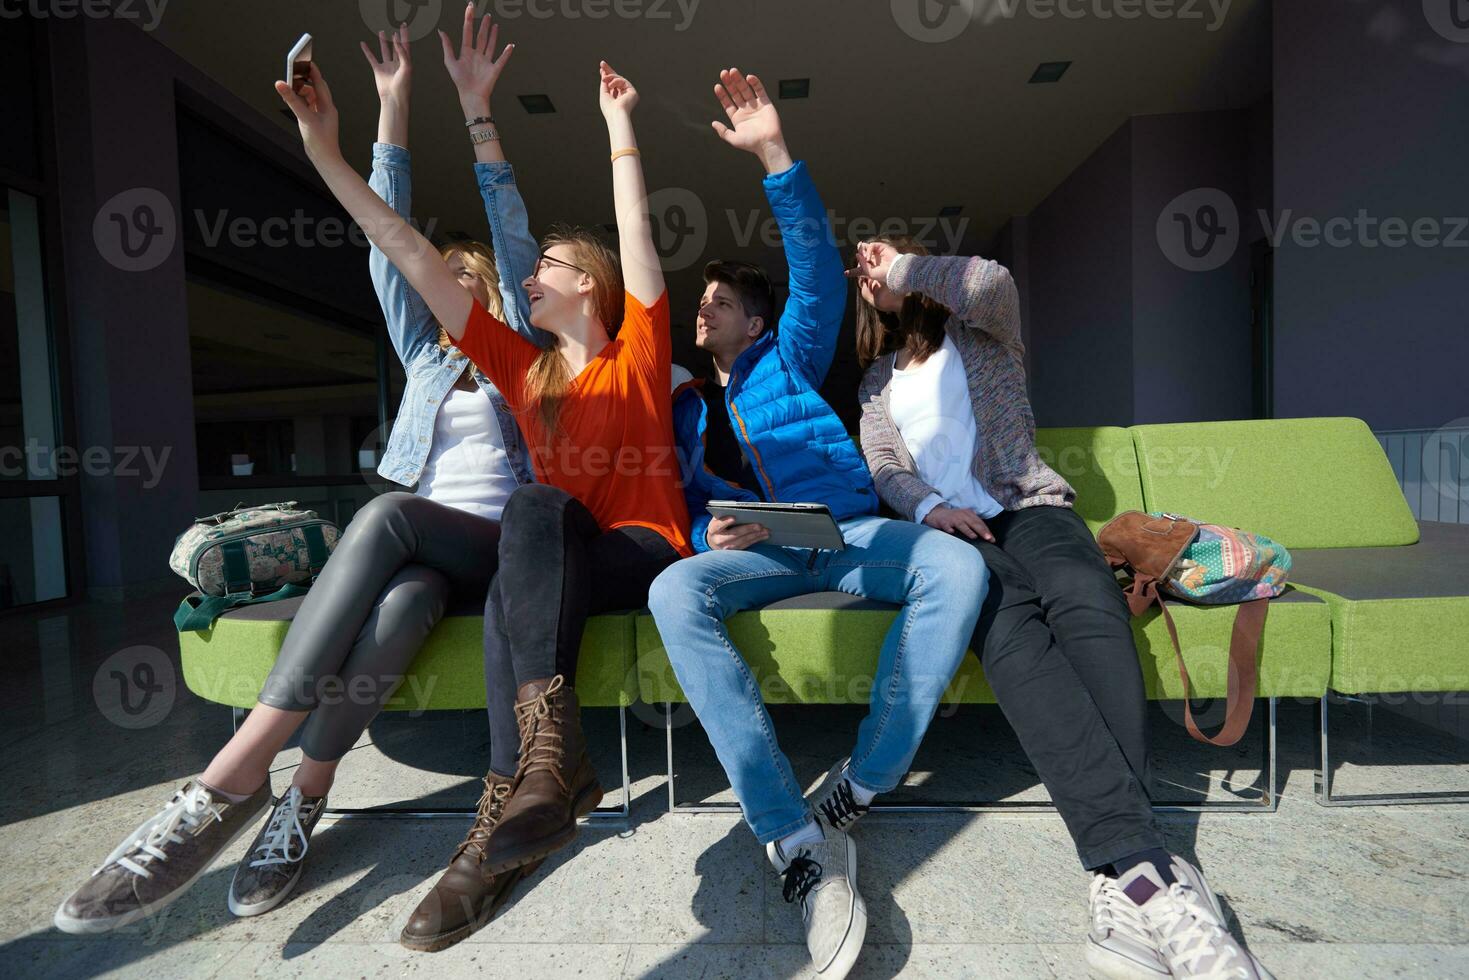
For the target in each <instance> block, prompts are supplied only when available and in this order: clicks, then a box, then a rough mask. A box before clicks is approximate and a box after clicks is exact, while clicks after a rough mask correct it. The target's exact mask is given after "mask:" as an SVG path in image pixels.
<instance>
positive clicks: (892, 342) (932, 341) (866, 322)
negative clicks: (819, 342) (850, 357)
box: [857, 235, 952, 371]
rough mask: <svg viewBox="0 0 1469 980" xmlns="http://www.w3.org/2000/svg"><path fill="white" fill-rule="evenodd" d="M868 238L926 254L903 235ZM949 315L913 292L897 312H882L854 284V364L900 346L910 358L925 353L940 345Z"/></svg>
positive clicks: (865, 362)
mask: <svg viewBox="0 0 1469 980" xmlns="http://www.w3.org/2000/svg"><path fill="white" fill-rule="evenodd" d="M868 241H873V242H882V243H884V244H886V245H891V246H892V247H893V248H895V249H897V250H898V251H899V252H902V253H904V254H906V255H927V254H928V249H926V248H924V247H923V245H922V244H921V243H920V242H917V241H915V240H914V239H912V238H909V237H907V236H906V235H880V236H878V237H877V238H870V239H868ZM951 315H952V314H951V313H950V311H949V308H948V307H946V306H942V305H940V304H938V303H935V302H934V301H933V300H931V299H929V298H928V297H926V296H919V295H917V294H913V295H909V296H905V297H904V298H903V308H902V309H901V310H899V311H898V312H897V313H884V312H882V311H881V310H879V309H878V308H877V307H875V306H873V305H872V304H871V303H868V302H867V301H866V300H864V299H863V298H862V287H861V284H860V283H859V284H858V286H857V363H858V364H860V365H861V367H862V370H864V371H865V370H867V368H868V367H870V366H871V364H872V362H873V361H875V360H877V359H878V358H879V357H882V356H883V355H884V354H890V353H892V352H893V351H895V350H901V349H903V348H904V347H906V348H908V351H909V352H910V353H911V354H912V355H913V358H914V360H917V361H923V360H927V359H928V356H929V355H930V354H932V353H933V352H934V351H936V350H938V349H939V348H940V347H942V346H943V345H944V324H945V323H947V322H948V320H949V317H950V316H951Z"/></svg>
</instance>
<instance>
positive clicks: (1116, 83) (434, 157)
mask: <svg viewBox="0 0 1469 980" xmlns="http://www.w3.org/2000/svg"><path fill="white" fill-rule="evenodd" d="M691 2H692V0H683V4H684V6H683V7H680V6H679V0H602V2H601V3H600V4H599V2H598V0H523V2H522V0H495V2H494V3H493V4H487V3H485V2H484V0H481V3H480V7H481V9H489V10H491V11H492V12H493V11H495V10H499V11H500V12H501V14H502V16H501V17H500V21H501V24H502V32H501V41H502V43H503V42H505V41H514V42H515V44H516V52H515V55H514V59H513V61H512V63H511V65H510V66H509V68H508V70H507V72H506V75H505V77H504V78H503V79H502V81H501V84H500V89H499V91H498V92H497V93H496V99H495V106H494V111H495V114H496V118H497V119H498V121H499V123H500V128H501V130H502V133H503V137H504V143H505V148H506V152H507V155H508V156H509V158H510V160H511V161H512V162H513V163H514V164H515V165H516V169H517V173H518V174H519V178H520V182H521V185H522V189H523V191H524V193H525V196H526V199H527V203H528V205H529V208H530V212H531V224H532V230H533V231H535V232H539V231H541V230H543V229H544V227H545V226H546V225H548V224H550V223H551V222H552V221H558V220H559V221H570V222H575V223H579V224H589V225H602V224H606V223H610V222H611V221H612V199H611V190H610V179H609V173H608V163H607V155H606V151H607V141H606V133H605V129H604V127H603V123H602V119H601V116H600V114H599V112H598V110H597V105H596V101H595V100H596V78H597V72H596V65H597V61H598V59H599V58H606V59H608V60H609V61H610V62H611V63H612V64H613V65H614V66H616V67H617V68H618V69H619V70H620V71H622V72H623V73H625V74H626V75H627V76H628V77H629V78H631V79H632V80H633V81H634V83H635V84H636V85H637V86H638V88H639V90H640V92H641V93H642V105H641V106H640V107H639V109H638V111H637V116H636V122H637V125H638V138H639V142H640V143H641V145H642V147H643V153H644V161H645V165H646V169H647V177H648V185H649V188H650V189H652V190H657V189H660V188H682V189H684V191H686V192H687V193H683V192H679V193H668V194H665V195H663V196H662V200H664V201H670V202H673V203H675V204H676V203H680V202H683V203H685V204H686V205H687V207H686V208H685V210H686V212H687V211H689V210H690V209H693V213H692V215H691V218H690V222H689V223H690V224H691V225H693V226H694V227H695V228H697V227H698V226H699V224H700V220H699V219H700V215H699V213H698V211H699V210H700V209H702V211H703V215H704V220H703V225H704V226H705V227H707V234H708V238H707V245H706V246H705V248H704V249H702V250H697V251H696V250H693V249H685V253H686V254H685V256H681V257H680V259H681V261H680V262H678V263H677V264H679V265H685V266H686V271H685V274H684V276H683V277H680V276H678V275H677V274H676V273H675V274H674V275H672V276H671V279H672V281H673V284H674V286H675V293H674V303H675V310H676V314H675V315H676V318H677V309H678V306H679V304H680V303H681V302H684V303H691V302H692V297H689V296H684V295H681V294H680V292H679V290H678V288H677V287H679V286H686V285H688V277H689V276H692V275H693V274H694V270H695V269H696V268H697V267H698V266H699V265H701V264H702V260H703V259H705V258H711V257H714V256H716V255H721V256H729V255H735V254H743V255H746V256H749V257H753V258H755V259H756V260H761V259H763V258H764V257H765V255H766V254H768V252H767V251H765V250H763V249H762V247H761V246H760V244H759V238H760V234H759V231H760V228H759V225H756V226H755V236H754V238H753V239H749V238H748V237H747V236H748V230H749V229H750V227H751V221H752V220H756V221H763V220H764V219H765V217H766V212H765V211H764V209H763V208H764V199H763V196H762V195H761V194H760V189H759V177H760V168H759V164H758V163H757V162H756V161H755V160H754V158H752V157H748V156H746V155H744V154H741V153H738V152H736V151H733V150H730V149H729V148H727V147H725V146H724V145H723V144H721V143H720V142H719V140H718V139H717V138H716V137H715V136H714V135H713V133H712V131H711V130H710V128H709V121H710V120H711V119H714V118H722V115H721V113H720V110H719V106H718V104H717V102H716V101H715V99H714V97H713V95H712V93H711V88H712V85H713V83H714V81H715V80H716V74H717V72H718V70H719V69H720V68H721V67H724V66H727V65H729V64H731V63H733V64H737V65H738V66H739V67H741V68H742V69H745V70H746V71H754V72H757V73H759V74H760V75H761V77H762V78H763V79H764V80H765V81H766V82H767V83H768V84H769V86H770V87H771V88H772V89H774V87H775V83H776V82H777V81H778V80H780V79H783V78H810V79H811V89H810V97H809V98H807V99H804V100H799V101H796V100H786V101H783V102H781V103H779V107H780V110H781V115H782V119H783V120H784V122H785V128H786V133H787V138H788V141H789V142H790V145H791V148H792V151H793V152H794V153H795V155H796V156H797V157H798V158H805V159H806V160H807V161H809V163H810V165H811V168H812V171H813V173H814V175H815V176H816V179H817V182H818V186H819V188H820V189H821V192H822V194H823V197H824V198H825V201H826V204H827V206H828V207H829V208H831V209H834V210H835V211H836V212H837V215H838V220H839V222H840V223H841V224H840V226H839V227H838V229H837V237H838V239H839V241H843V242H844V243H845V242H846V241H847V240H848V239H849V237H850V236H849V234H848V232H847V228H848V226H849V224H850V223H851V222H854V221H855V220H856V219H861V218H865V219H869V220H870V221H872V222H874V223H881V222H882V221H883V220H885V219H889V218H899V219H902V220H904V221H907V222H909V223H910V224H909V227H910V229H911V230H915V231H918V230H922V228H921V226H922V225H923V224H925V223H926V221H927V219H931V218H932V217H933V216H935V215H936V214H937V212H938V210H939V209H940V208H942V207H944V206H946V205H960V206H962V208H963V211H962V212H961V214H960V216H959V218H957V219H951V223H950V225H949V226H948V229H947V230H948V231H950V232H952V231H957V230H963V231H965V232H966V233H967V234H966V243H967V244H968V246H969V247H971V248H975V247H979V248H982V247H984V246H985V245H987V244H988V243H989V242H990V240H991V238H992V236H993V234H994V232H995V231H996V230H998V229H999V228H1000V226H1001V225H1003V223H1004V221H1005V220H1006V218H1007V217H1008V216H1010V215H1013V214H1025V213H1027V212H1028V211H1030V210H1031V209H1032V208H1033V207H1034V206H1035V205H1036V204H1037V203H1039V202H1040V201H1041V200H1043V199H1044V198H1045V196H1046V194H1047V193H1049V192H1050V190H1051V189H1052V188H1054V187H1055V186H1056V185H1057V183H1058V182H1059V181H1060V180H1061V179H1063V178H1064V177H1065V176H1066V175H1067V174H1068V173H1070V172H1071V171H1072V170H1073V169H1074V168H1075V167H1076V166H1077V165H1078V164H1079V163H1080V162H1081V161H1082V160H1083V159H1085V158H1086V156H1087V155H1088V154H1089V153H1090V152H1091V151H1092V150H1094V149H1095V148H1096V147H1097V146H1098V145H1099V144H1100V143H1101V142H1102V140H1103V139H1104V138H1105V137H1106V136H1107V135H1108V134H1110V133H1111V132H1113V131H1114V130H1115V129H1116V128H1117V127H1118V126H1119V125H1121V124H1122V122H1123V121H1124V120H1125V119H1127V118H1128V117H1129V116H1131V115H1141V114H1150V113H1163V112H1184V111H1198V110H1208V109H1224V108H1237V107H1240V106H1244V105H1247V104H1249V103H1251V102H1253V101H1254V100H1255V99H1257V98H1259V97H1261V96H1262V95H1264V94H1265V93H1267V92H1268V91H1269V88H1270V50H1269V36H1270V35H1269V5H1268V3H1266V2H1265V0H1236V2H1234V3H1233V4H1228V5H1227V6H1226V10H1225V12H1224V13H1223V16H1222V18H1221V16H1220V13H1219V12H1216V11H1213V10H1211V9H1210V8H1209V6H1208V5H1207V4H1205V3H1202V2H1200V3H1198V4H1193V3H1183V2H1179V3H1176V4H1172V5H1171V6H1173V7H1175V8H1177V9H1179V10H1185V9H1191V10H1193V11H1194V12H1195V13H1197V14H1199V15H1201V19H1179V18H1178V17H1169V18H1164V19H1155V18H1150V17H1147V16H1142V17H1138V18H1137V19H1130V20H1127V19H1122V18H1120V17H1117V16H1112V17H1101V16H1098V15H1097V14H1098V13H1108V12H1113V13H1115V11H1116V10H1117V8H1119V7H1120V8H1123V9H1127V8H1128V7H1129V4H1128V3H1127V2H1126V0H1085V2H1084V3H1082V2H1078V0H1069V2H1065V3H1063V6H1065V7H1066V8H1067V9H1069V10H1073V11H1080V12H1082V13H1084V16H1081V17H1077V18H1068V17H1064V16H1061V15H1060V14H1059V13H1058V14H1056V15H1054V16H1051V17H1049V18H1042V17H1038V16H1036V14H1037V13H1040V12H1042V11H1045V10H1048V9H1053V8H1054V5H1053V4H1050V3H1046V2H1037V3H1026V2H1025V0H972V2H961V3H953V2H952V0H951V5H952V9H953V11H954V14H953V15H954V16H960V17H961V18H962V13H963V11H964V10H965V9H970V10H973V11H974V16H973V18H972V19H970V20H968V21H965V20H963V19H960V20H950V21H947V22H943V24H942V27H941V28H940V29H941V30H943V29H947V30H948V31H953V30H956V29H958V28H961V27H962V30H961V31H960V33H959V34H958V36H957V37H955V38H953V39H952V40H948V41H944V42H941V43H926V42H922V41H919V40H915V39H914V38H913V37H910V36H909V34H908V33H905V31H904V30H903V29H902V27H901V26H900V23H899V21H900V19H901V20H904V21H907V22H908V23H910V24H915V23H917V21H915V20H913V17H914V12H915V11H916V9H917V6H918V3H919V2H921V3H923V4H925V5H926V6H927V9H928V11H929V13H930V14H932V15H935V16H937V15H938V14H942V13H944V12H945V11H946V9H947V8H946V7H945V6H944V5H943V4H941V3H938V2H935V0H892V2H887V0H875V2H866V0H864V2H855V0H847V2H838V0H792V2H775V0H702V2H697V3H694V4H693V5H692V16H691V17H689V16H688V14H687V12H688V10H689V8H690V3H691ZM389 4H395V5H396V6H397V7H398V13H397V16H400V17H412V18H413V22H412V23H413V30H414V32H415V33H419V34H422V35H424V36H423V37H422V39H421V40H419V41H417V42H416V43H415V45H414V53H415V56H416V61H415V69H416V70H415V98H414V113H415V115H414V119H413V124H412V137H411V143H412V150H413V153H414V167H415V212H416V213H417V214H418V216H419V217H420V220H423V221H427V220H429V219H434V220H436V222H437V225H436V226H437V229H438V230H439V231H440V232H445V231H450V230H461V231H464V232H468V233H470V234H472V235H475V236H484V235H486V234H487V232H486V227H485V223H484V220H483V216H482V211H481V210H480V208H479V203H478V198H477V196H476V195H475V193H474V185H473V180H472V174H471V171H470V161H471V160H472V155H471V151H470V147H469V145H468V142H467V140H466V138H465V136H464V131H463V128H462V124H461V120H460V111H459V107H458V104H457V101H456V100H455V98H454V94H453V89H452V86H451V85H450V84H449V82H448V79H447V76H446V75H445V73H444V69H443V65H442V59H441V52H440V47H439V42H438V40H437V38H436V37H435V36H434V35H433V34H432V33H431V32H430V31H429V27H430V24H431V23H433V22H435V21H436V22H437V24H438V25H440V26H443V27H445V28H450V29H454V30H456V31H457V24H458V22H459V18H460V16H461V15H462V11H463V8H462V7H460V6H459V5H458V4H457V3H455V2H453V0H419V6H418V8H415V7H413V6H411V5H410V4H409V3H406V2H401V0H360V2H359V3H352V2H350V0H333V2H332V3H331V4H330V5H328V4H327V3H325V2H314V3H302V2H300V0H250V2H248V3H247V2H242V0H217V2H211V3H209V4H202V3H193V4H188V5H185V4H182V3H175V4H171V5H170V6H169V8H168V10H167V14H166V15H165V16H164V17H163V18H162V19H161V21H160V23H159V26H158V29H157V32H156V35H155V36H156V37H157V38H159V39H160V40H161V41H163V42H164V43H165V44H167V45H169V46H170V47H172V48H173V49H174V50H175V51H177V52H178V53H179V54H180V55H182V56H183V57H184V58H186V59H187V60H189V61H190V62H192V63H193V64H195V65H196V66H198V67H199V68H201V69H202V70H203V71H205V72H206V73H208V74H209V75H211V76H213V77H214V78H215V79H217V80H218V81H220V82H221V83H223V84H224V85H225V86H226V87H228V88H229V89H230V90H232V91H233V92H235V93H237V94H238V95H239V96H241V97H242V98H243V99H245V100H246V101H247V102H248V103H250V104H251V105H254V106H256V107H258V108H259V109H260V110H261V111H262V112H265V113H268V114H270V115H271V116H272V118H276V119H280V114H279V113H280V109H281V106H280V104H279V100H278V99H277V97H276V95H275V93H274V91H273V90H272V88H271V83H272V81H273V79H274V78H276V77H279V75H280V74H281V72H282V64H281V62H283V60H284V54H285V52H286V51H287V50H288V48H289V46H290V44H291V43H292V42H293V41H294V40H295V38H296V37H297V36H298V35H299V34H300V33H301V32H302V31H306V30H309V31H310V32H312V34H314V35H315V37H316V49H315V50H316V59H317V61H318V63H319V64H320V65H321V66H322V68H323V70H324V72H325V73H326V75H327V78H328V80H329V81H330V82H331V84H332V87H333V90H334V93H335V95H336V99H337V102H338V104H339V106H340V107H341V110H342V117H343V124H342V133H343V144H344V146H345V147H346V149H347V151H348V156H349V159H352V160H354V161H360V162H361V164H362V165H363V167H364V169H365V167H366V163H367V159H368V151H369V147H370V144H371V141H372V139H373V134H374V132H375V126H376V116H377V97H376V93H375V91H374V89H373V84H372V79H371V75H370V72H369V70H368V68H367V66H366V64H365V62H364V60H363V58H362V55H361V52H360V51H358V49H357V43H358V41H360V40H363V39H367V38H369V37H371V34H370V32H369V30H368V27H367V24H366V20H367V19H368V18H365V17H364V14H363V11H364V10H366V11H369V12H370V14H371V16H378V17H381V16H385V14H384V12H385V11H386V9H387V8H388V6H389ZM618 9H624V10H627V9H637V10H642V11H644V12H645V16H642V17H638V18H625V17H619V16H617V15H616V13H615V11H616V10H618ZM1139 9H1144V8H1143V7H1142V5H1139ZM566 10H570V11H572V12H575V13H577V14H578V15H579V16H577V17H576V18H575V19H571V18H568V17H566V16H564V15H562V14H561V13H556V14H555V15H554V16H550V17H545V16H534V15H533V13H534V14H545V13H547V12H560V11H566ZM598 10H606V11H608V16H606V17H605V18H603V19H592V18H591V17H589V16H587V14H588V13H595V12H596V11H598ZM1007 10H1011V11H1014V13H1013V15H1011V16H1006V15H1005V11H1007ZM435 11H437V12H438V16H437V18H433V17H432V15H433V14H434V13H435ZM512 14H516V16H511V15H512ZM656 14H661V15H663V16H661V17H660V16H655V15H656ZM681 26H682V28H683V29H679V28H680V27H681ZM913 33H919V30H918V29H916V28H915V29H914V30H913ZM1050 61H1071V62H1072V65H1071V68H1070V69H1069V70H1068V71H1067V72H1066V74H1065V76H1064V78H1062V80H1061V81H1060V82H1059V83H1056V84H1051V85H1032V84H1027V80H1028V79H1029V77H1030V75H1031V72H1032V71H1033V70H1034V69H1035V68H1036V66H1037V65H1038V64H1040V63H1042V62H1050ZM527 93H545V94H547V95H549V96H550V97H551V99H552V100H553V101H554V103H555V105H556V108H557V110H558V111H557V112H556V113H555V114H553V115H528V114H527V113H526V112H525V111H524V110H523V109H522V108H521V106H520V104H519V102H518V100H517V99H516V98H515V96H517V95H520V94H527ZM280 123H281V125H283V126H284V125H287V123H286V121H285V120H284V119H280ZM656 203H657V202H656V201H655V204H656ZM731 212H732V213H731ZM675 217H676V216H675ZM914 219H924V220H918V221H915V220H914ZM959 221H963V222H964V224H963V225H960V224H958V222H959ZM858 230H860V228H859V229H858ZM933 233H934V235H935V237H940V238H942V237H944V235H945V229H943V228H942V227H936V228H934V229H933ZM742 238H743V239H744V241H743V242H742ZM742 244H743V245H744V246H745V247H744V248H741V245H742ZM696 286H697V282H696V280H695V288H696Z"/></svg>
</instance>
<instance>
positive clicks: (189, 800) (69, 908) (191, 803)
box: [53, 781, 270, 935]
mask: <svg viewBox="0 0 1469 980" xmlns="http://www.w3.org/2000/svg"><path fill="white" fill-rule="evenodd" d="M269 806H270V783H269V781H267V782H265V783H264V784H262V785H261V787H260V788H259V789H258V790H256V791H255V792H254V793H253V794H252V795H251V796H250V798H249V799H247V800H245V801H244V802H243V803H231V802H230V801H229V800H226V799H225V798H224V797H222V796H217V795H216V794H214V793H212V792H210V790H209V788H208V787H207V786H205V785H203V784H202V783H200V782H198V781H190V782H187V783H185V784H184V785H183V786H182V787H180V788H179V790H178V792H176V793H174V796H173V799H172V800H170V801H169V803H168V805H167V806H165V807H164V808H163V809H162V810H160V811H159V812H158V814H157V815H156V816H153V817H151V818H149V819H148V820H147V821H145V822H144V823H143V825H142V826H140V827H139V828H138V829H137V830H135V831H133V832H132V833H131V834H129V835H128V837H127V838H126V839H125V840H124V841H123V842H122V843H121V844H119V845H117V849H116V850H114V851H113V852H112V853H111V854H109V855H107V860H105V861H103V862H102V866H101V867H100V868H98V869H97V870H96V871H94V872H92V877H91V878H90V879H88V880H87V883H86V884H84V885H82V887H80V888H78V889H77V890H76V891H75V892H73V893H72V895H71V897H70V898H68V899H67V900H66V901H64V902H62V903H61V907H60V908H59V909H57V910H56V915H55V918H54V919H53V921H54V922H55V924H56V928H58V929H60V930H61V931H62V932H69V933H73V934H76V935H86V934H88V933H96V932H109V931H111V930H113V929H118V928H121V927H123V926H126V925H130V924H132V923H134V922H137V921H138V920H139V919H141V918H143V917H144V916H146V915H149V914H151V913H153V912H157V911H160V910H161V909H162V908H163V907H164V906H166V905H167V904H168V903H169V902H172V901H173V900H174V899H175V898H178V897H179V896H180V895H182V894H183V893H184V892H185V891H187V890H188V888H189V886H190V885H192V884H193V883H194V882H195V881H196V880H197V879H198V878H199V876H200V875H202V874H204V872H206V871H208V870H209V866H210V865H212V864H213V863H214V860H215V858H217V857H219V853H220V852H221V851H223V850H224V849H225V848H226V847H228V846H229V845H230V843H231V842H233V841H234V839H235V838H236V837H238V836H240V834H242V833H244V832H245V831H246V830H249V829H250V825H251V824H252V823H254V821H255V818H256V817H258V816H260V814H261V813H262V812H264V811H265V810H266V808H267V807H269Z"/></svg>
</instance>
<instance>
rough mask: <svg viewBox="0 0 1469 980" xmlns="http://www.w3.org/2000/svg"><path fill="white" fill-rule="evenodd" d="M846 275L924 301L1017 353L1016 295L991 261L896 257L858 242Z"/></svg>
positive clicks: (878, 245)
mask: <svg viewBox="0 0 1469 980" xmlns="http://www.w3.org/2000/svg"><path fill="white" fill-rule="evenodd" d="M849 275H854V276H867V277H869V278H871V279H872V280H873V281H874V282H876V283H877V284H878V285H880V286H884V287H886V288H887V289H890V290H892V291H893V292H894V293H897V294H898V295H900V296H906V295H908V294H909V293H918V294H920V295H923V296H927V297H928V298H929V299H931V300H933V301H934V302H936V303H939V304H941V305H943V306H947V307H948V308H949V309H950V310H952V311H953V312H954V315H955V316H956V317H958V318H959V320H960V321H961V322H962V323H963V324H964V325H965V326H967V327H972V328H974V329H978V330H983V331H985V332H986V333H988V334H990V335H991V336H993V337H994V338H995V339H996V340H999V341H1000V342H1001V343H1004V344H1006V345H1007V346H1009V347H1012V348H1015V349H1016V350H1017V351H1018V350H1019V349H1020V294H1019V292H1018V291H1017V290H1016V288H1015V280H1014V279H1012V278H1011V277H1010V270H1008V269H1006V268H1005V267H1004V266H1003V265H1001V264H1000V263H998V262H995V261H994V260H992V259H982V258H980V257H979V256H977V255H976V256H962V255H909V254H901V253H899V252H898V251H897V250H896V249H894V248H893V247H892V246H891V245H888V244H886V243H884V242H863V243H862V244H861V245H859V246H858V247H857V267H856V268H855V269H853V270H852V271H851V272H850V273H849Z"/></svg>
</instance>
